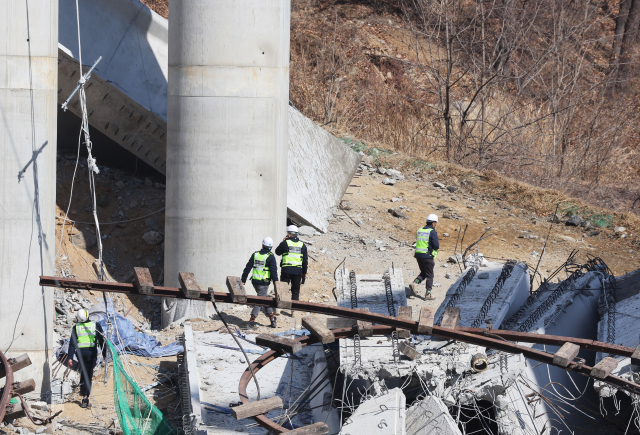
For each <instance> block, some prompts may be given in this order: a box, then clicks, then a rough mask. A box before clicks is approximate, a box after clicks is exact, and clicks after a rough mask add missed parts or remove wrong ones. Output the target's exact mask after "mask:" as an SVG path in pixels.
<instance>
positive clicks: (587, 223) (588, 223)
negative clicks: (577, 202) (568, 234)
mask: <svg viewBox="0 0 640 435" xmlns="http://www.w3.org/2000/svg"><path fill="white" fill-rule="evenodd" d="M580 226H581V227H582V228H584V229H585V230H588V229H589V228H590V227H591V222H589V221H582V223H581V224H580Z"/></svg>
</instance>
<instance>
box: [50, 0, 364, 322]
mask: <svg viewBox="0 0 640 435" xmlns="http://www.w3.org/2000/svg"><path fill="white" fill-rule="evenodd" d="M80 6H81V7H80V29H81V36H82V60H83V63H84V64H85V65H91V64H93V62H94V61H95V60H96V59H98V57H100V56H102V61H101V62H100V63H99V64H98V66H97V68H96V70H95V72H94V74H93V75H92V79H91V81H90V83H89V84H88V85H87V87H86V95H87V106H88V108H89V112H90V113H89V123H90V124H91V127H92V128H95V129H97V130H99V131H100V132H101V133H103V134H105V135H106V136H107V137H109V138H110V139H112V140H113V141H114V142H116V143H118V144H119V145H120V146H122V147H123V148H124V149H126V150H128V151H130V152H131V153H133V154H134V155H136V156H137V157H138V158H140V159H141V160H143V161H144V162H146V163H147V164H149V165H150V166H151V167H153V168H154V169H156V170H157V171H158V172H160V173H161V174H163V175H166V158H167V156H166V140H167V139H166V138H167V77H168V21H167V20H166V19H165V18H163V17H161V16H160V15H158V14H156V13H155V12H153V11H151V10H150V9H149V8H148V7H147V6H145V5H144V4H142V3H141V2H139V1H138V0H108V1H107V0H89V1H85V2H82V4H81V5H80ZM59 16H60V18H59V19H60V21H59V23H60V26H59V42H60V46H59V50H58V66H59V76H60V77H59V85H58V102H59V103H63V102H64V101H65V100H66V99H67V97H68V96H69V95H70V94H71V91H72V90H73V89H74V88H75V87H76V85H77V82H78V76H79V67H78V59H79V55H78V39H77V21H76V9H75V2H74V1H72V0H61V1H60V9H59ZM69 110H70V111H71V112H72V113H74V114H75V115H77V116H81V112H80V105H79V102H78V99H77V98H74V99H73V100H72V102H71V104H70V105H69ZM288 110H289V163H288V166H289V171H288V181H287V187H288V192H287V209H288V213H289V216H290V217H291V218H292V219H293V220H294V221H296V222H298V223H301V224H307V225H311V226H313V227H314V228H316V229H317V230H319V231H322V232H326V231H327V227H328V219H329V217H330V216H331V213H332V211H333V209H334V208H335V207H336V206H337V204H338V203H339V201H340V199H341V198H342V196H343V195H344V192H345V191H346V189H347V187H348V185H349V182H350V181H351V179H352V177H353V175H354V174H355V171H356V169H357V167H358V164H359V163H360V156H359V155H358V154H357V153H355V152H354V151H352V150H351V149H350V148H349V147H348V146H346V145H345V144H343V143H342V142H341V141H339V140H338V139H337V138H335V137H334V136H333V135H331V134H330V133H328V132H327V131H326V130H324V129H322V128H321V127H319V126H317V125H316V124H315V123H314V122H313V121H311V120H310V119H308V118H306V117H305V116H304V115H302V114H301V113H300V112H298V111H297V110H296V109H295V108H293V107H289V109H288ZM74 140H75V139H74ZM94 157H96V158H97V160H98V163H100V156H99V155H98V156H94ZM272 236H275V235H272ZM175 320H178V319H173V320H172V321H175Z"/></svg>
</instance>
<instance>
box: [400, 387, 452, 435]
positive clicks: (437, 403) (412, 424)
mask: <svg viewBox="0 0 640 435" xmlns="http://www.w3.org/2000/svg"><path fill="white" fill-rule="evenodd" d="M406 433H407V435H430V434H434V433H435V434H438V435H461V432H460V429H458V425H457V424H456V422H455V421H454V420H453V417H451V414H449V409H448V408H447V407H446V405H445V404H444V403H443V402H442V400H440V399H439V398H437V397H434V396H427V397H425V398H424V399H422V400H420V401H418V402H415V403H414V404H413V405H411V406H410V407H409V408H408V409H407V422H406Z"/></svg>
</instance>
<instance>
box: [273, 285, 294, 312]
mask: <svg viewBox="0 0 640 435" xmlns="http://www.w3.org/2000/svg"><path fill="white" fill-rule="evenodd" d="M275 288H276V303H277V304H278V305H277V306H278V308H283V309H285V310H290V309H291V289H290V288H289V284H287V283H286V282H284V281H276V283H275Z"/></svg>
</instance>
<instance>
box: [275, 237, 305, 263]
mask: <svg viewBox="0 0 640 435" xmlns="http://www.w3.org/2000/svg"><path fill="white" fill-rule="evenodd" d="M303 245H304V243H302V242H299V241H298V242H292V241H291V240H287V246H288V247H289V252H285V253H284V254H282V264H281V266H282V267H287V266H294V267H302V246H303Z"/></svg>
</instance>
